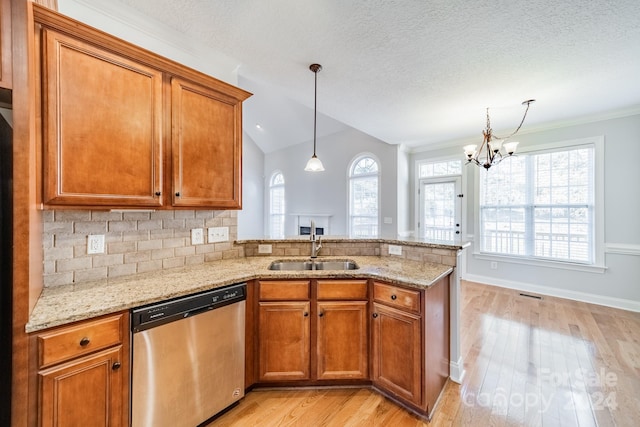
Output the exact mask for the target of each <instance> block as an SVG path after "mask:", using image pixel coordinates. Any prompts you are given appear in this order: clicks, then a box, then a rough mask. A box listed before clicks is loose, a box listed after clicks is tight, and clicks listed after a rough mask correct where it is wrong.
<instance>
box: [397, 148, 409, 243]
mask: <svg viewBox="0 0 640 427" xmlns="http://www.w3.org/2000/svg"><path fill="white" fill-rule="evenodd" d="M397 152H398V180H397V190H396V193H397V195H398V201H397V207H396V211H397V217H398V220H397V230H398V235H399V236H402V237H409V236H411V235H412V232H413V226H412V224H411V209H409V207H410V206H411V194H412V193H411V181H412V175H411V156H410V154H409V152H407V151H406V149H405V148H404V147H403V146H402V145H398V146H397Z"/></svg>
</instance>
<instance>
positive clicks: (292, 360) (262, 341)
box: [258, 301, 311, 381]
mask: <svg viewBox="0 0 640 427" xmlns="http://www.w3.org/2000/svg"><path fill="white" fill-rule="evenodd" d="M309 311H310V303H309V301H288V302H264V301H261V302H260V303H259V315H258V318H259V319H258V322H259V326H258V328H259V332H258V333H259V349H260V361H259V366H260V368H259V379H260V380H261V381H291V380H308V379H309V378H310V370H309V368H310V362H309V359H310V348H309V345H310V341H311V338H310V323H311V322H310V318H309Z"/></svg>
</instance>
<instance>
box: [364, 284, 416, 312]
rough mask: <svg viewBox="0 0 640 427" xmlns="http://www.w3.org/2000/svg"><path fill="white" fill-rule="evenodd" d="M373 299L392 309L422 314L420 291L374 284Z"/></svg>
mask: <svg viewBox="0 0 640 427" xmlns="http://www.w3.org/2000/svg"><path fill="white" fill-rule="evenodd" d="M373 299H374V300H376V301H377V302H380V303H382V304H386V305H388V306H391V307H398V308H402V309H409V310H411V311H414V312H416V313H419V312H420V291H417V290H414V289H407V288H402V287H399V286H392V285H386V284H384V283H379V282H374V283H373Z"/></svg>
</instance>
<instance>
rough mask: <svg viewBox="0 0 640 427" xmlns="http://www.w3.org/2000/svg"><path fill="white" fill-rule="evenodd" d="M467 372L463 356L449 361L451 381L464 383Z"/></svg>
mask: <svg viewBox="0 0 640 427" xmlns="http://www.w3.org/2000/svg"><path fill="white" fill-rule="evenodd" d="M465 373H466V371H465V370H464V366H463V362H462V357H461V358H459V359H458V360H457V361H453V360H451V361H449V378H451V381H453V382H455V383H458V384H462V380H463V379H464V374H465Z"/></svg>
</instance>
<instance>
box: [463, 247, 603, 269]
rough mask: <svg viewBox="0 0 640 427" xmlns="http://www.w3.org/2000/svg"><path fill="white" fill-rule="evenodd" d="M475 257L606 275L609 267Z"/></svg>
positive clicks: (485, 255)
mask: <svg viewBox="0 0 640 427" xmlns="http://www.w3.org/2000/svg"><path fill="white" fill-rule="evenodd" d="M473 257H474V258H475V259H480V260H485V261H500V262H506V263H511V264H521V265H530V266H534V267H546V268H557V269H561V270H573V271H586V272H589V273H600V274H602V273H604V272H605V271H607V266H605V265H585V264H577V263H571V262H560V261H549V260H539V259H530V258H517V257H510V256H506V255H494V254H486V253H481V252H474V253H473Z"/></svg>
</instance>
